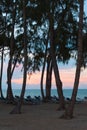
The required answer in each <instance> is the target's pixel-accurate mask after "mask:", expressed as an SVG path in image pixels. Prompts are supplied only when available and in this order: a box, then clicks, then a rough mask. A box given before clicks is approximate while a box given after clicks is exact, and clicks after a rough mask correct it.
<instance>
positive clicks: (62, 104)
mask: <svg viewBox="0 0 87 130" xmlns="http://www.w3.org/2000/svg"><path fill="white" fill-rule="evenodd" d="M53 23H54V22H53V19H52V17H51V13H50V14H49V24H50V25H49V26H50V27H49V31H50V54H51V58H52V66H53V69H54V76H55V81H56V86H57V92H58V96H59V104H60V105H59V108H58V109H59V110H61V109H65V101H64V96H63V90H62V82H61V80H60V75H59V69H58V65H57V62H56V55H55V51H54V25H53Z"/></svg>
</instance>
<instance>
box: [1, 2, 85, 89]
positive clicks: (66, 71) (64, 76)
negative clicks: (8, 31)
mask: <svg viewBox="0 0 87 130" xmlns="http://www.w3.org/2000/svg"><path fill="white" fill-rule="evenodd" d="M85 13H86V15H87V0H85ZM6 69H7V64H6V63H4V75H3V87H4V88H6V87H7V85H6V71H7V70H6ZM75 69H76V67H75V61H73V60H71V61H70V62H69V64H68V65H63V64H60V65H59V71H60V77H61V80H62V83H63V88H72V87H73V84H74V76H75ZM40 77H41V72H36V73H35V74H33V75H32V76H31V78H30V79H29V77H27V88H30V89H33V88H36V89H37V88H40ZM21 83H22V72H21V66H20V67H18V68H16V71H15V73H14V77H13V79H12V86H13V88H21ZM44 84H45V76H44ZM79 87H80V88H87V69H85V70H82V71H81V77H80V84H79ZM52 88H55V80H54V76H53V80H52Z"/></svg>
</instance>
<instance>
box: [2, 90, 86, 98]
mask: <svg viewBox="0 0 87 130" xmlns="http://www.w3.org/2000/svg"><path fill="white" fill-rule="evenodd" d="M20 93H21V89H13V94H14V96H15V95H17V96H20ZM3 94H4V96H6V90H3ZM63 94H64V97H65V98H70V97H71V95H72V89H63ZM27 96H31V97H34V96H41V90H40V89H26V91H25V97H27ZM51 96H57V97H58V94H57V90H56V89H52V90H51ZM84 97H87V89H79V90H78V93H77V98H80V99H84Z"/></svg>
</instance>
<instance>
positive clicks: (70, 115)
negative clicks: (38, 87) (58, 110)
mask: <svg viewBox="0 0 87 130" xmlns="http://www.w3.org/2000/svg"><path fill="white" fill-rule="evenodd" d="M79 3H80V12H79V32H78V59H77V67H76V74H75V81H74V87H73V92H72V97H71V103H70V105H69V107H68V108H67V110H66V112H65V113H64V115H63V116H62V117H63V118H68V119H71V118H73V112H74V106H75V101H76V96H77V91H78V86H79V79H80V71H81V65H82V48H83V47H82V43H83V36H82V35H83V10H84V0H79Z"/></svg>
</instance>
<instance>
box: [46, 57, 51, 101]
mask: <svg viewBox="0 0 87 130" xmlns="http://www.w3.org/2000/svg"><path fill="white" fill-rule="evenodd" d="M51 82H52V61H51V59H50V58H49V57H48V62H47V76H46V99H51Z"/></svg>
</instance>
